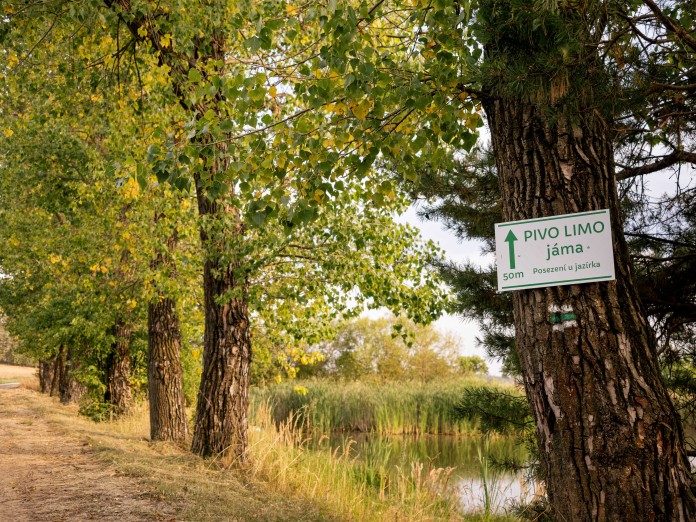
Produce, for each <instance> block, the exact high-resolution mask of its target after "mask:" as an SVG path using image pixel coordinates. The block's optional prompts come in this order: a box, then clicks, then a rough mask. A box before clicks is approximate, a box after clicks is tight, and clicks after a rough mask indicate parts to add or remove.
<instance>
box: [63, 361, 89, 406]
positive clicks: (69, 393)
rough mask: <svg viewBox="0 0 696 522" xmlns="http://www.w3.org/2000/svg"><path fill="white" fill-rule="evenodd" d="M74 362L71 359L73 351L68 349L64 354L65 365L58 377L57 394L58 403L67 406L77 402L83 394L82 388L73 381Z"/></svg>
mask: <svg viewBox="0 0 696 522" xmlns="http://www.w3.org/2000/svg"><path fill="white" fill-rule="evenodd" d="M74 371H75V361H74V359H73V350H72V348H68V350H67V352H66V354H65V364H64V366H63V371H62V373H61V375H60V381H59V383H58V394H59V396H60V402H62V403H63V404H69V403H71V402H75V401H77V400H78V399H79V398H80V397H81V396H82V394H83V393H84V388H83V386H81V385H80V384H79V383H78V382H77V381H76V380H75V375H74Z"/></svg>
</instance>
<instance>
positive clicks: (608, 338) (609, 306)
mask: <svg viewBox="0 0 696 522" xmlns="http://www.w3.org/2000/svg"><path fill="white" fill-rule="evenodd" d="M484 107H485V110H486V113H487V115H488V118H489V123H490V128H491V134H492V140H493V148H494V151H495V157H496V162H497V168H498V175H499V178H500V185H501V191H502V198H503V210H504V215H505V218H506V220H508V221H516V220H525V219H531V218H539V217H543V216H552V215H559V214H568V213H575V212H583V211H591V210H598V209H604V208H608V209H609V210H610V213H611V220H612V234H613V238H614V255H615V265H616V281H611V282H602V283H589V284H583V285H570V286H557V287H549V288H541V289H533V290H517V291H514V292H513V303H514V314H515V329H516V343H517V350H518V352H519V358H520V362H521V366H522V370H523V377H524V383H525V388H526V393H527V397H528V399H529V401H530V403H531V404H532V409H533V412H534V417H535V420H536V436H537V442H538V445H539V449H540V456H541V463H542V469H543V472H544V475H545V477H544V478H545V480H546V482H547V488H548V495H549V501H550V503H551V505H552V507H553V509H554V516H555V518H556V520H562V521H574V520H683V521H686V520H694V519H696V507H695V503H694V497H693V495H692V493H691V490H690V485H691V478H690V472H689V470H690V468H689V462H688V460H687V457H686V454H685V452H684V448H683V434H682V427H681V423H680V420H679V417H678V415H677V413H676V411H675V409H674V407H673V405H672V403H671V401H670V398H669V396H668V394H667V390H666V389H665V386H664V384H663V382H662V380H661V377H660V369H659V366H658V361H657V354H656V348H655V339H654V335H653V333H652V331H651V329H650V327H649V325H648V322H647V320H646V317H645V314H644V313H643V310H642V309H641V304H640V301H639V298H638V295H637V294H636V292H635V289H634V286H633V283H632V280H631V273H630V260H629V255H628V249H627V246H626V243H625V239H624V236H623V229H622V221H621V216H620V215H619V204H618V198H617V194H616V187H615V178H614V160H613V150H612V144H611V143H612V142H611V139H610V137H609V136H608V135H607V132H606V130H605V128H604V127H603V126H602V125H600V123H599V122H598V121H593V120H592V119H590V117H589V116H588V115H587V114H585V115H581V116H578V117H577V119H576V120H574V121H575V123H573V124H571V123H569V121H568V120H567V119H564V118H561V117H558V116H556V119H555V121H554V122H553V123H552V122H550V121H549V120H548V119H547V118H545V117H544V115H543V114H542V113H541V111H540V110H538V108H537V107H535V106H534V105H533V104H531V103H528V102H526V101H523V100H519V99H511V98H504V97H503V98H497V99H490V100H488V101H486V102H485V104H484ZM588 112H590V111H588ZM559 306H569V307H571V308H572V311H573V313H574V314H575V316H576V318H577V319H576V322H575V323H567V326H568V328H564V329H561V328H553V325H552V323H551V320H550V310H552V309H553V310H555V309H556V307H559Z"/></svg>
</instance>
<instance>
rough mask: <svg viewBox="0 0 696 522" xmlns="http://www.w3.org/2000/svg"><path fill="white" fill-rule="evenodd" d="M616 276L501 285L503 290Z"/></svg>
mask: <svg viewBox="0 0 696 522" xmlns="http://www.w3.org/2000/svg"><path fill="white" fill-rule="evenodd" d="M613 278H614V276H610V275H607V276H597V277H586V278H584V279H566V280H564V281H544V282H540V283H528V284H526V285H513V286H501V287H500V289H501V290H508V289H513V288H525V287H529V286H542V287H545V286H553V285H560V284H563V283H582V282H583V281H599V280H601V279H613Z"/></svg>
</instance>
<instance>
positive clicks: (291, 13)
mask: <svg viewBox="0 0 696 522" xmlns="http://www.w3.org/2000/svg"><path fill="white" fill-rule="evenodd" d="M285 12H287V13H288V15H289V16H295V15H296V14H297V13H299V12H300V8H299V7H297V6H296V5H292V4H285Z"/></svg>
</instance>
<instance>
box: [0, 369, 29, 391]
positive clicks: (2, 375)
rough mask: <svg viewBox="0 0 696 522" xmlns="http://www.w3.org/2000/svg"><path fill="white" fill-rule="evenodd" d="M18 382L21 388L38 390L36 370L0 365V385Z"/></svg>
mask: <svg viewBox="0 0 696 522" xmlns="http://www.w3.org/2000/svg"><path fill="white" fill-rule="evenodd" d="M6 382H18V383H20V384H21V385H22V388H28V389H30V390H38V389H39V379H38V376H37V369H36V368H33V367H31V366H13V365H10V364H0V383H6Z"/></svg>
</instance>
